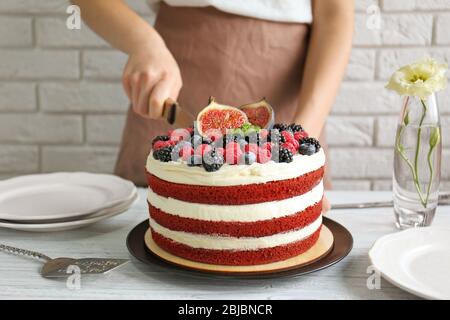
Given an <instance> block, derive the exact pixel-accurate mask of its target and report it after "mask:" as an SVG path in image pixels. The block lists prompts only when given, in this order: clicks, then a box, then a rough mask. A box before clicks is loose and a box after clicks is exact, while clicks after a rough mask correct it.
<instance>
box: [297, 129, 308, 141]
mask: <svg viewBox="0 0 450 320" xmlns="http://www.w3.org/2000/svg"><path fill="white" fill-rule="evenodd" d="M294 138H295V140H297V141H299V140H302V139H304V138H308V133H307V132H306V131H300V132H295V133H294Z"/></svg>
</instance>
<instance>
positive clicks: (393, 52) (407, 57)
mask: <svg viewBox="0 0 450 320" xmlns="http://www.w3.org/2000/svg"><path fill="white" fill-rule="evenodd" d="M426 57H432V58H435V59H437V60H438V61H442V62H447V63H449V62H450V49H448V48H435V47H424V48H418V49H416V48H415V49H410V48H408V49H405V48H403V49H401V48H396V49H383V50H381V51H380V53H379V55H378V61H377V65H378V68H379V69H378V76H379V78H380V79H386V80H387V79H389V78H390V76H391V75H392V73H394V72H395V71H396V70H397V69H398V68H400V67H402V66H404V65H407V64H409V63H413V62H415V61H417V60H421V59H423V58H426Z"/></svg>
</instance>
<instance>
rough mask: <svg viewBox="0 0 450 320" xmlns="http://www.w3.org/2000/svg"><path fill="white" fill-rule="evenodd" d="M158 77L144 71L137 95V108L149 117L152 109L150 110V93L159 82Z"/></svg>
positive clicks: (140, 112)
mask: <svg viewBox="0 0 450 320" xmlns="http://www.w3.org/2000/svg"><path fill="white" fill-rule="evenodd" d="M158 80H159V79H158V78H157V77H156V75H152V74H150V73H143V74H141V76H140V83H139V87H140V88H139V95H138V97H137V102H136V109H135V110H137V112H138V114H140V115H142V116H144V117H149V114H150V111H149V103H148V101H149V99H150V94H151V92H152V90H153V87H154V86H155V84H156V83H157V82H158Z"/></svg>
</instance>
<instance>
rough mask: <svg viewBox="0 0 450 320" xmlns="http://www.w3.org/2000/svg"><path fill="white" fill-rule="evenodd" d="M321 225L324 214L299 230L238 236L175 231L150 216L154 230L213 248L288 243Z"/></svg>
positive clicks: (265, 246)
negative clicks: (259, 235)
mask: <svg viewBox="0 0 450 320" xmlns="http://www.w3.org/2000/svg"><path fill="white" fill-rule="evenodd" d="M321 225H322V215H320V217H319V218H317V219H316V220H315V221H314V222H312V223H311V224H309V225H307V226H306V227H304V228H302V229H299V230H295V231H291V232H284V233H278V234H274V235H271V236H265V237H258V238H250V237H242V238H236V237H223V236H215V235H205V234H195V233H189V232H183V231H174V230H170V229H167V228H165V227H163V226H161V225H159V224H158V223H156V222H155V220H153V219H151V218H150V226H151V227H152V229H153V230H154V232H156V233H159V234H160V235H162V236H164V237H166V238H168V239H170V240H173V241H176V242H178V243H181V244H184V245H187V246H189V247H192V248H201V249H212V250H258V249H264V248H273V247H276V246H281V245H287V244H289V243H293V242H296V241H300V240H302V239H305V238H307V237H309V236H310V235H312V234H313V233H314V232H315V231H317V230H318V229H319V228H320V226H321Z"/></svg>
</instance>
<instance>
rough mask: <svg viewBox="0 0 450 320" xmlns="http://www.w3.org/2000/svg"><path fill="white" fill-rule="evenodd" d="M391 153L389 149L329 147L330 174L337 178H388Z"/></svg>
mask: <svg viewBox="0 0 450 320" xmlns="http://www.w3.org/2000/svg"><path fill="white" fill-rule="evenodd" d="M393 155H394V151H393V150H391V149H369V148H351V149H350V148H330V156H329V157H330V163H331V172H332V176H333V177H334V178H337V179H371V178H389V177H391V175H392V170H393V169H392V168H393V165H392V161H393Z"/></svg>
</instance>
